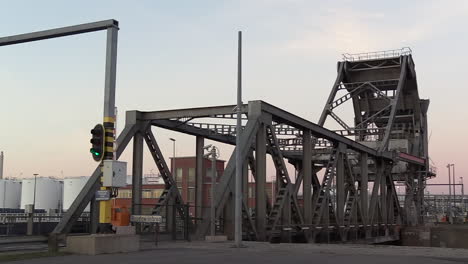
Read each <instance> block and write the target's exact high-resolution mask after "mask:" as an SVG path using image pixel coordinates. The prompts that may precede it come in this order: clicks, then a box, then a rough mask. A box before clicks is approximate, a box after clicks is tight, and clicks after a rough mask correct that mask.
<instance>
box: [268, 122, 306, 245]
mask: <svg viewBox="0 0 468 264" xmlns="http://www.w3.org/2000/svg"><path fill="white" fill-rule="evenodd" d="M265 140H266V143H267V146H268V147H269V148H270V150H271V151H270V153H271V156H272V158H273V163H274V165H275V168H276V171H277V180H278V190H277V195H276V198H275V202H274V204H273V208H272V211H271V212H270V214H269V215H268V230H270V231H271V232H273V231H274V230H275V229H276V226H277V224H278V221H279V220H280V218H281V214H282V213H286V215H285V216H286V217H287V218H286V219H284V217H283V222H289V221H290V218H292V219H293V220H294V223H295V224H296V225H297V226H301V225H303V224H304V218H303V216H302V213H301V210H300V209H299V206H298V203H297V196H296V193H295V190H294V187H293V185H292V183H291V179H290V178H289V173H288V171H287V168H286V164H285V163H284V158H283V155H282V153H281V150H280V148H279V145H278V140H277V138H276V135H275V132H274V128H273V126H272V125H266V138H265ZM286 203H287V204H288V206H287V208H288V209H289V208H290V210H291V212H290V214H289V212H287V211H285V210H283V208H284V207H285V206H286ZM288 224H289V223H288ZM271 238H272V234H271V233H270V239H271Z"/></svg>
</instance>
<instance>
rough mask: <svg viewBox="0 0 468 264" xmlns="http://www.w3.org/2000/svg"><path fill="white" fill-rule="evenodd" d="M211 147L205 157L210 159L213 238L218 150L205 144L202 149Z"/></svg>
mask: <svg viewBox="0 0 468 264" xmlns="http://www.w3.org/2000/svg"><path fill="white" fill-rule="evenodd" d="M210 147H211V150H209V152H208V153H207V154H205V155H204V156H205V157H210V159H211V190H210V196H211V199H210V200H211V203H210V236H211V237H212V238H213V237H214V236H215V235H216V215H215V199H214V196H215V189H216V178H217V175H216V174H217V173H216V172H217V171H216V159H217V158H218V157H219V150H218V148H217V147H215V146H212V145H208V146H205V147H204V149H205V150H208V149H209V148H210Z"/></svg>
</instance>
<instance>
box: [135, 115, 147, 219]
mask: <svg viewBox="0 0 468 264" xmlns="http://www.w3.org/2000/svg"><path fill="white" fill-rule="evenodd" d="M140 125H141V124H140ZM143 131H144V130H143ZM132 160H133V165H132V214H134V215H141V201H142V200H141V198H142V191H143V135H142V130H139V131H137V133H135V135H134V137H133V159H132Z"/></svg>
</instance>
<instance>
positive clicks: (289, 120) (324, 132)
mask: <svg viewBox="0 0 468 264" xmlns="http://www.w3.org/2000/svg"><path fill="white" fill-rule="evenodd" d="M262 110H263V111H264V112H267V113H270V114H271V115H272V119H273V121H275V122H277V123H284V124H288V125H290V126H293V127H296V128H299V129H309V130H310V131H311V132H312V135H313V136H315V137H318V138H324V139H327V140H329V141H332V142H334V143H343V144H344V145H346V146H347V148H349V149H352V150H355V151H358V152H366V153H367V154H369V156H372V157H381V158H383V159H387V160H392V159H393V155H392V153H390V152H378V151H376V150H374V149H372V148H369V147H367V146H364V145H362V144H360V143H358V142H355V141H353V140H351V139H349V138H346V137H343V136H340V135H338V134H336V133H335V132H333V131H331V130H328V129H326V128H324V127H322V126H320V125H317V124H315V123H312V122H309V121H307V120H305V119H303V118H301V117H298V116H296V115H294V114H291V113H289V112H286V111H284V110H282V109H280V108H277V107H275V106H273V105H270V104H268V103H265V102H262Z"/></svg>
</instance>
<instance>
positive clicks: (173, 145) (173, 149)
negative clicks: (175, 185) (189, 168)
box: [169, 138, 177, 182]
mask: <svg viewBox="0 0 468 264" xmlns="http://www.w3.org/2000/svg"><path fill="white" fill-rule="evenodd" d="M169 140H170V141H172V175H173V177H175V178H176V182H177V176H176V175H175V173H176V168H175V158H176V156H175V143H176V140H175V139H173V138H169Z"/></svg>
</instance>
